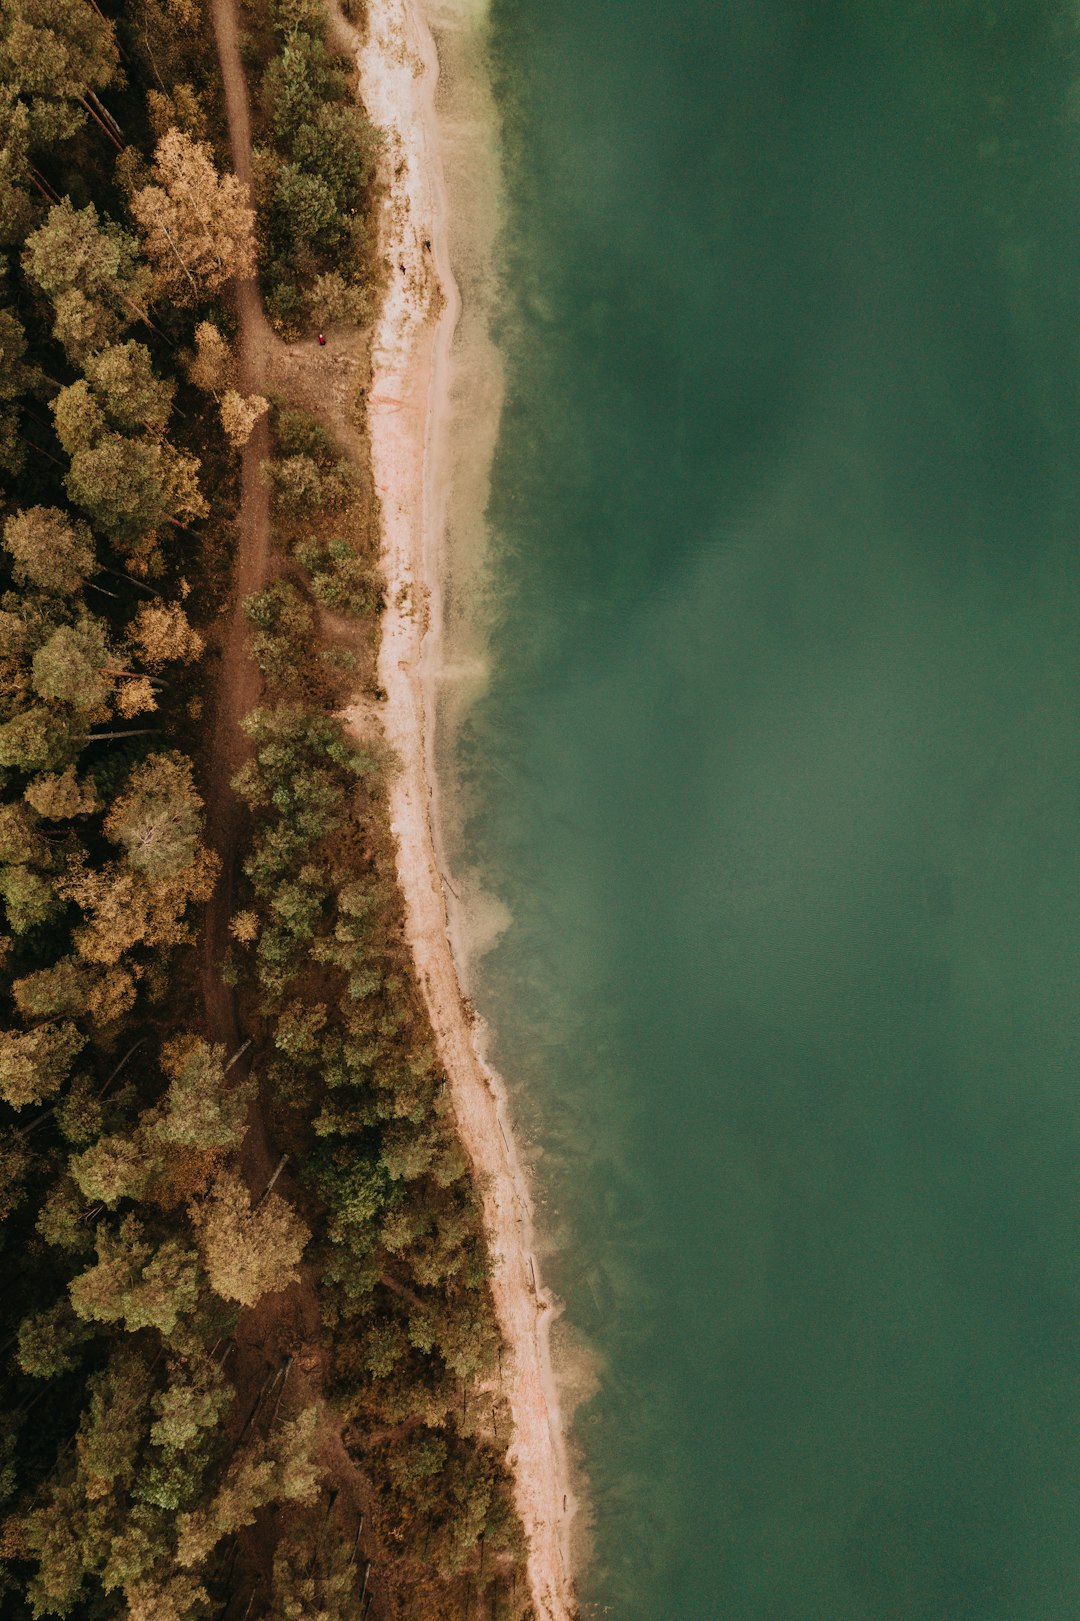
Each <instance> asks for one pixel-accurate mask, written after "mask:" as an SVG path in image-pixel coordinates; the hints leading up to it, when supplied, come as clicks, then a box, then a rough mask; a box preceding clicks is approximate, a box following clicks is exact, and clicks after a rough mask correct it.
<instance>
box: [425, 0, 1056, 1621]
mask: <svg viewBox="0 0 1080 1621" xmlns="http://www.w3.org/2000/svg"><path fill="white" fill-rule="evenodd" d="M492 52H493V60H494V67H495V85H496V91H497V95H498V99H499V103H500V108H501V112H502V117H503V120H504V129H505V140H506V146H507V169H506V181H507V224H506V231H505V238H504V249H503V252H504V269H505V288H506V292H505V299H504V304H503V308H502V311H501V317H500V328H499V336H500V340H501V344H502V348H503V353H504V356H505V360H506V365H507V387H508V395H507V403H506V408H505V411H504V415H503V420H502V431H501V437H500V440H499V446H498V451H497V455H496V461H495V467H494V476H493V484H492V495H491V506H490V518H491V527H492V533H493V541H494V552H493V559H494V560H493V578H492V591H491V602H492V605H493V611H494V614H495V624H494V631H493V639H492V681H491V684H490V686H489V689H488V691H487V693H486V696H485V697H484V698H483V699H482V701H481V702H480V703H479V704H478V705H477V706H476V707H475V708H474V710H473V712H472V714H471V716H470V718H469V720H468V722H467V724H466V725H465V727H464V729H463V730H462V732H461V733H460V736H459V738H458V743H457V749H456V765H457V769H458V771H459V774H460V780H461V784H462V786H463V789H464V794H465V799H464V803H465V805H466V806H467V809H468V816H467V820H466V822H465V825H464V833H463V839H462V843H461V848H460V849H459V850H458V851H457V854H456V860H457V863H458V865H459V870H460V869H461V868H462V867H467V866H468V865H470V864H472V863H475V864H477V865H478V866H479V868H480V870H481V871H482V873H483V874H484V878H485V881H486V883H487V885H488V887H489V888H490V889H491V891H492V892H493V893H494V894H495V895H496V896H498V897H499V899H500V900H501V901H503V902H504V903H505V904H506V905H507V906H508V908H509V910H510V913H511V914H512V917H513V923H512V925H511V927H510V928H509V929H508V930H507V931H506V932H505V933H504V934H503V935H502V936H501V937H500V939H499V941H498V943H497V944H496V945H495V947H494V948H493V949H492V950H491V952H490V953H489V954H488V955H487V956H486V957H485V958H484V959H483V961H482V963H481V965H480V968H479V971H478V981H477V997H478V1000H479V1002H480V1004H481V1006H482V1008H483V1009H484V1011H485V1012H487V1013H488V1015H489V1016H490V1017H491V1019H492V1020H493V1023H494V1028H495V1031H496V1033H497V1040H496V1047H495V1057H496V1059H497V1061H498V1062H499V1064H500V1065H501V1067H502V1068H503V1069H504V1070H505V1072H506V1073H507V1075H508V1077H509V1079H510V1081H511V1083H512V1085H513V1087H514V1089H515V1093H516V1107H517V1113H518V1117H519V1119H520V1121H521V1124H522V1129H523V1131H524V1133H525V1135H526V1137H527V1139H528V1140H529V1142H530V1143H531V1145H532V1147H533V1150H534V1152H535V1153H536V1155H537V1173H536V1174H537V1185H538V1188H539V1190H540V1192H541V1194H542V1196H543V1197H544V1199H545V1201H546V1202H545V1206H544V1211H543V1225H544V1228H545V1230H546V1232H547V1234H548V1235H549V1240H550V1244H551V1248H552V1254H551V1256H550V1257H549V1259H548V1261H547V1262H546V1266H547V1271H548V1273H549V1275H550V1277H551V1279H552V1281H553V1283H554V1284H555V1286H556V1287H557V1288H558V1289H559V1290H560V1292H561V1293H562V1294H563V1295H564V1297H565V1298H566V1300H567V1303H568V1305H567V1319H568V1323H569V1325H570V1328H571V1330H572V1332H573V1334H574V1335H575V1336H576V1338H577V1339H578V1340H580V1339H582V1338H584V1339H585V1340H587V1342H588V1344H589V1345H590V1346H591V1348H592V1350H593V1351H594V1352H595V1354H596V1356H597V1357H598V1358H599V1360H600V1363H601V1371H600V1383H599V1389H598V1392H597V1394H596V1395H595V1396H594V1397H593V1399H592V1400H590V1401H588V1402H586V1403H585V1404H584V1405H583V1406H582V1407H581V1408H580V1409H579V1411H578V1414H577V1417H576V1420H575V1424H574V1436H575V1441H576V1444H577V1445H578V1446H579V1447H580V1449H581V1453H582V1458H583V1462H584V1466H585V1468H586V1470H587V1472H588V1476H589V1481H590V1491H591V1496H592V1500H593V1505H594V1511H595V1538H594V1548H593V1553H592V1557H591V1560H590V1564H589V1569H588V1573H587V1577H586V1580H585V1593H586V1598H587V1600H588V1604H589V1613H591V1614H595V1615H599V1614H610V1615H613V1616H616V1617H619V1618H624V1621H638V1618H640V1621H645V1618H646V1617H647V1618H649V1621H656V1618H663V1621H710V1618H713V1617H715V1618H722V1621H959V1618H966V1617H971V1618H973V1621H1066V1618H1068V1617H1073V1616H1077V1615H1080V1540H1078V1528H1080V1444H1078V1443H1080V1377H1078V1376H1080V1073H1078V1049H1080V919H1078V899H1080V839H1078V837H1077V833H1078V821H1080V635H1078V631H1080V386H1078V384H1080V130H1078V127H1077V118H1078V112H1080V100H1078V98H1077V92H1076V81H1077V67H1078V36H1077V20H1076V14H1075V13H1074V12H1073V11H1072V10H1071V9H1069V8H1066V7H1062V6H1057V5H1051V4H1048V3H1042V0H1027V3H1023V0H1005V3H1003V4H1001V5H999V6H998V7H996V8H992V7H989V6H987V5H985V4H982V3H979V4H976V3H974V0H970V3H960V0H938V3H937V4H935V5H931V4H929V3H918V0H891V3H884V0H883V3H879V4H875V5H867V4H865V0H861V3H858V4H856V3H854V0H849V3H841V0H817V3H816V4H813V5H811V4H809V3H807V0H797V3H794V4H793V3H791V0H785V3H780V0H726V3H725V4H723V5H720V6H718V5H715V4H714V3H711V0H671V3H670V4H668V5H665V6H664V7H663V8H660V9H658V8H657V7H656V6H655V5H653V4H646V3H645V0H626V3H625V4H623V5H621V6H620V7H618V8H615V9H613V8H612V7H611V6H610V5H604V4H601V3H600V0H545V3H544V4H543V5H541V4H540V3H539V0H495V3H494V11H493V16H492Z"/></svg>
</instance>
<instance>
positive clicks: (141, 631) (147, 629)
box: [128, 602, 203, 670]
mask: <svg viewBox="0 0 1080 1621" xmlns="http://www.w3.org/2000/svg"><path fill="white" fill-rule="evenodd" d="M128 637H129V639H130V641H131V645H132V647H134V649H135V651H136V652H137V653H138V655H139V657H140V658H141V659H142V661H143V663H144V664H145V665H146V668H147V669H148V670H161V669H163V668H164V667H165V665H166V664H170V663H172V662H173V661H174V660H178V661H179V662H180V663H182V664H190V663H192V661H193V660H194V659H197V658H198V657H199V656H200V654H201V653H202V650H203V639H202V637H201V636H200V635H199V633H198V631H196V630H192V628H191V626H190V624H189V623H188V620H187V615H186V614H185V613H184V610H183V608H181V607H180V605H179V603H176V602H171V603H165V602H144V603H143V604H142V606H141V607H140V609H139V611H138V613H137V614H136V615H135V618H134V619H133V620H132V622H131V624H130V626H129V627H128Z"/></svg>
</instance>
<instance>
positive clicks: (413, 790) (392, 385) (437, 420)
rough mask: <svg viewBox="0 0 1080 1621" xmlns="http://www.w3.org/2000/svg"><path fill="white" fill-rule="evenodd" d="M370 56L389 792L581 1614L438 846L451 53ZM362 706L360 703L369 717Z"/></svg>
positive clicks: (546, 1550)
mask: <svg viewBox="0 0 1080 1621" xmlns="http://www.w3.org/2000/svg"><path fill="white" fill-rule="evenodd" d="M358 65H359V69H360V80H361V94H362V97H363V100H364V104H365V106H366V108H367V112H368V116H369V117H370V118H371V120H372V122H373V123H374V124H375V125H376V126H378V127H379V128H381V129H382V130H384V131H385V133H386V139H387V157H388V163H387V168H388V170H389V172H390V176H391V183H390V185H389V188H388V192H387V195H386V197H385V199H384V202H383V212H382V220H381V232H382V238H383V240H382V247H383V251H384V254H385V256H386V258H387V260H388V262H389V281H388V285H387V288H386V293H385V297H384V299H383V303H382V307H381V310H380V313H379V317H378V321H377V324H376V328H375V333H374V338H373V345H372V376H371V385H370V389H369V394H368V431H369V435H370V443H371V458H372V469H373V474H374V479H375V486H376V489H377V491H378V493H379V498H380V503H381V507H382V549H381V561H382V566H383V570H384V574H385V577H386V586H387V603H386V607H385V609H384V612H383V616H382V634H381V640H380V648H379V679H380V683H381V685H382V687H383V690H384V692H385V694H386V700H385V703H384V704H383V705H382V706H381V709H382V720H383V730H384V733H385V736H386V739H387V742H388V743H389V744H390V746H391V748H392V749H393V751H394V754H395V756H396V769H395V771H394V773H393V775H392V777H391V781H390V789H389V797H390V812H391V824H392V829H393V833H394V837H395V842H396V846H397V869H398V882H399V884H400V886H401V890H402V893H403V897H404V902H405V915H406V926H407V933H408V938H409V944H410V947H411V950H412V954H413V960H414V963H415V967H416V974H417V979H418V981H419V983H420V986H421V988H422V990H423V993H424V998H425V1002H426V1004H427V1009H428V1014H429V1017H430V1019H431V1024H432V1029H433V1032H434V1035H435V1039H436V1042H437V1046H438V1052H439V1057H440V1059H441V1061H442V1064H443V1066H444V1068H445V1070H446V1073H447V1076H448V1079H449V1082H450V1088H451V1094H452V1097H453V1102H454V1112H455V1116H456V1121H457V1128H458V1133H459V1136H460V1138H461V1140H462V1143H463V1145H464V1147H465V1150H466V1152H467V1153H468V1155H469V1158H470V1160H471V1161H472V1166H473V1173H474V1176H475V1178H476V1183H477V1188H478V1191H479V1193H480V1195H481V1199H482V1203H483V1211H484V1226H485V1231H486V1234H487V1240H488V1246H489V1251H490V1256H491V1265H492V1273H491V1288H492V1294H493V1297H494V1302H495V1309H496V1313H497V1316H498V1320H499V1325H500V1328H501V1330H502V1333H503V1337H504V1340H505V1342H506V1345H507V1348H508V1350H509V1352H510V1356H509V1358H508V1359H507V1360H508V1366H504V1368H503V1374H502V1383H503V1392H504V1394H505V1395H506V1397H507V1399H508V1401H509V1404H510V1408H511V1411H512V1413H513V1418H514V1441H513V1444H512V1447H511V1449H510V1454H509V1462H510V1466H511V1469H512V1471H513V1480H514V1496H515V1503H516V1506H517V1510H518V1513H519V1515H520V1517H521V1521H522V1524H523V1527H524V1530H525V1535H526V1538H527V1540H528V1546H529V1551H528V1571H529V1581H530V1587H531V1591H532V1599H533V1604H534V1607H535V1609H536V1612H537V1617H538V1621H570V1618H571V1617H573V1616H574V1615H575V1614H576V1609H577V1606H576V1600H575V1595H574V1584H573V1573H572V1567H571V1557H570V1527H571V1523H572V1520H573V1517H574V1513H575V1510H576V1501H575V1497H574V1493H573V1490H572V1488H571V1482H570V1463H569V1454H568V1447H567V1440H566V1434H565V1427H564V1424H563V1419H562V1414H561V1409H560V1399H559V1390H558V1386H557V1383H556V1379H555V1375H554V1371H553V1367H552V1357H551V1344H550V1339H551V1327H552V1323H553V1321H554V1320H555V1318H556V1317H557V1316H558V1312H559V1305H558V1302H557V1301H556V1300H555V1298H554V1296H553V1295H551V1294H550V1292H549V1291H547V1290H546V1289H545V1288H544V1286H543V1280H542V1278H541V1276H540V1270H539V1267H538V1266H537V1263H536V1256H535V1244H534V1236H533V1208H532V1202H531V1199H530V1195H529V1188H528V1180H527V1176H526V1172H525V1169H524V1166H523V1164H522V1160H521V1156H520V1154H519V1152H518V1149H517V1145H516V1143H515V1140H514V1136H513V1132H512V1130H511V1128H510V1120H509V1108H508V1102H507V1097H506V1091H505V1087H504V1085H503V1082H502V1080H501V1078H500V1077H499V1075H498V1074H497V1073H496V1072H495V1071H494V1070H493V1069H492V1068H491V1067H490V1065H489V1064H488V1063H487V1062H486V1060H485V1058H484V1056H483V1027H482V1025H481V1024H480V1022H479V1021H478V1020H477V1018H476V1016H475V1014H474V1012H473V1011H472V1009H471V1007H470V1006H469V1004H468V1003H467V1001H466V998H465V996H464V994H463V991H462V984H461V976H460V973H459V967H458V963H457V961H456V959H455V955H454V950H453V947H452V945H451V925H452V919H451V917H450V915H449V910H448V898H447V893H446V887H445V879H444V878H443V875H442V873H441V872H440V868H439V859H438V844H439V840H438V820H437V814H436V812H437V801H438V779H437V776H436V773H435V769H434V735H433V734H434V715H435V686H436V682H437V679H438V673H439V662H438V655H439V637H440V628H441V622H442V579H441V573H440V568H439V560H440V552H441V546H442V540H443V535H444V532H445V524H446V514H447V502H448V498H449V481H448V478H447V476H446V472H445V460H446V458H445V454H444V452H445V448H446V439H447V435H448V431H449V425H450V418H451V401H450V388H449V367H450V355H451V347H452V344H453V339H454V332H455V329H456V326H457V322H458V318H459V315H460V309H461V301H460V295H459V292H458V288H457V284H456V281H455V278H454V274H453V270H452V267H451V263H450V254H449V245H448V236H447V199H446V189H445V185H444V181H443V173H442V162H441V152H440V145H439V132H438V125H437V115H436V110H435V85H436V80H437V77H438V67H439V64H438V56H437V52H436V48H435V42H434V38H433V36H432V33H431V29H430V27H429V25H428V19H427V16H426V15H425V12H424V9H423V0H370V4H369V9H368V21H367V32H366V36H365V38H364V43H363V45H362V47H361V49H360V51H359V53H358ZM360 709H361V706H356V708H355V709H354V710H353V711H350V717H349V718H350V720H351V723H352V724H353V725H354V726H356V727H357V728H358V729H359V728H361V727H362V726H363V724H364V714H362V713H360ZM364 713H365V714H370V710H365V712H364Z"/></svg>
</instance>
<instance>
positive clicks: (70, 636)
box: [33, 615, 112, 710]
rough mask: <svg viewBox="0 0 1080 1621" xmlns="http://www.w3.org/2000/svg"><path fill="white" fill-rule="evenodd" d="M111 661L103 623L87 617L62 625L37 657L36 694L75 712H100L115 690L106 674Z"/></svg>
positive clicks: (34, 668) (34, 666) (34, 677)
mask: <svg viewBox="0 0 1080 1621" xmlns="http://www.w3.org/2000/svg"><path fill="white" fill-rule="evenodd" d="M110 661H111V654H110V651H109V644H108V641H107V639H106V631H105V626H104V624H103V623H102V622H101V620H100V619H92V618H90V617H89V616H88V615H84V616H83V617H82V618H81V619H80V620H79V621H78V622H77V623H76V624H74V625H61V626H59V628H58V629H57V630H54V631H53V633H52V635H51V636H50V637H49V640H48V641H47V642H46V643H45V644H44V646H43V647H39V648H38V650H37V652H36V653H35V654H34V659H33V671H34V676H33V681H34V691H35V692H36V693H37V694H38V696H39V697H41V698H51V699H54V700H57V701H59V702H61V703H66V704H70V705H71V707H72V708H73V709H80V710H95V709H100V708H101V707H102V706H103V705H104V703H105V701H106V699H107V698H108V696H109V693H110V691H111V690H112V682H111V681H110V680H109V679H108V677H107V676H106V675H105V673H104V672H105V670H106V668H107V667H108V665H109V663H110Z"/></svg>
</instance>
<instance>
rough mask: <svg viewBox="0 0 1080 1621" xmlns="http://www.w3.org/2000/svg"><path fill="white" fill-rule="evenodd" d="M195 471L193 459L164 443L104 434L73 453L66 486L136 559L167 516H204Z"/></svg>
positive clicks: (202, 501)
mask: <svg viewBox="0 0 1080 1621" xmlns="http://www.w3.org/2000/svg"><path fill="white" fill-rule="evenodd" d="M198 472H199V462H198V460H197V458H196V457H194V456H189V455H188V454H187V453H186V452H184V451H179V450H176V449H175V448H174V447H173V446H172V445H170V444H168V443H165V442H159V441H157V440H156V439H128V438H125V437H124V435H123V434H119V433H109V432H105V433H102V434H101V436H100V438H99V439H98V440H97V442H96V443H95V444H93V445H91V446H84V447H82V448H79V449H76V450H75V451H74V453H73V454H72V457H71V467H70V469H69V471H68V475H67V478H66V480H65V485H66V488H67V492H68V495H69V496H70V497H71V499H72V501H74V503H75V505H76V506H79V507H82V509H83V510H84V511H85V512H88V513H89V514H90V516H91V518H92V519H93V520H94V522H95V523H96V524H97V525H98V527H99V528H101V529H103V530H104V531H105V533H106V534H107V535H109V536H110V537H111V539H112V540H113V541H114V542H115V544H116V546H117V547H118V549H119V550H120V551H122V552H125V553H127V554H128V555H138V554H139V553H140V552H142V551H145V550H146V546H145V544H141V543H144V542H145V541H146V539H147V537H150V538H152V537H153V535H154V534H155V533H156V532H157V530H158V529H159V528H160V527H161V525H162V524H163V523H165V522H167V521H168V520H169V519H170V518H175V519H181V518H201V517H202V516H204V514H205V513H206V510H207V507H206V502H205V501H204V500H203V497H202V494H201V493H200V490H199V481H198Z"/></svg>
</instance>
